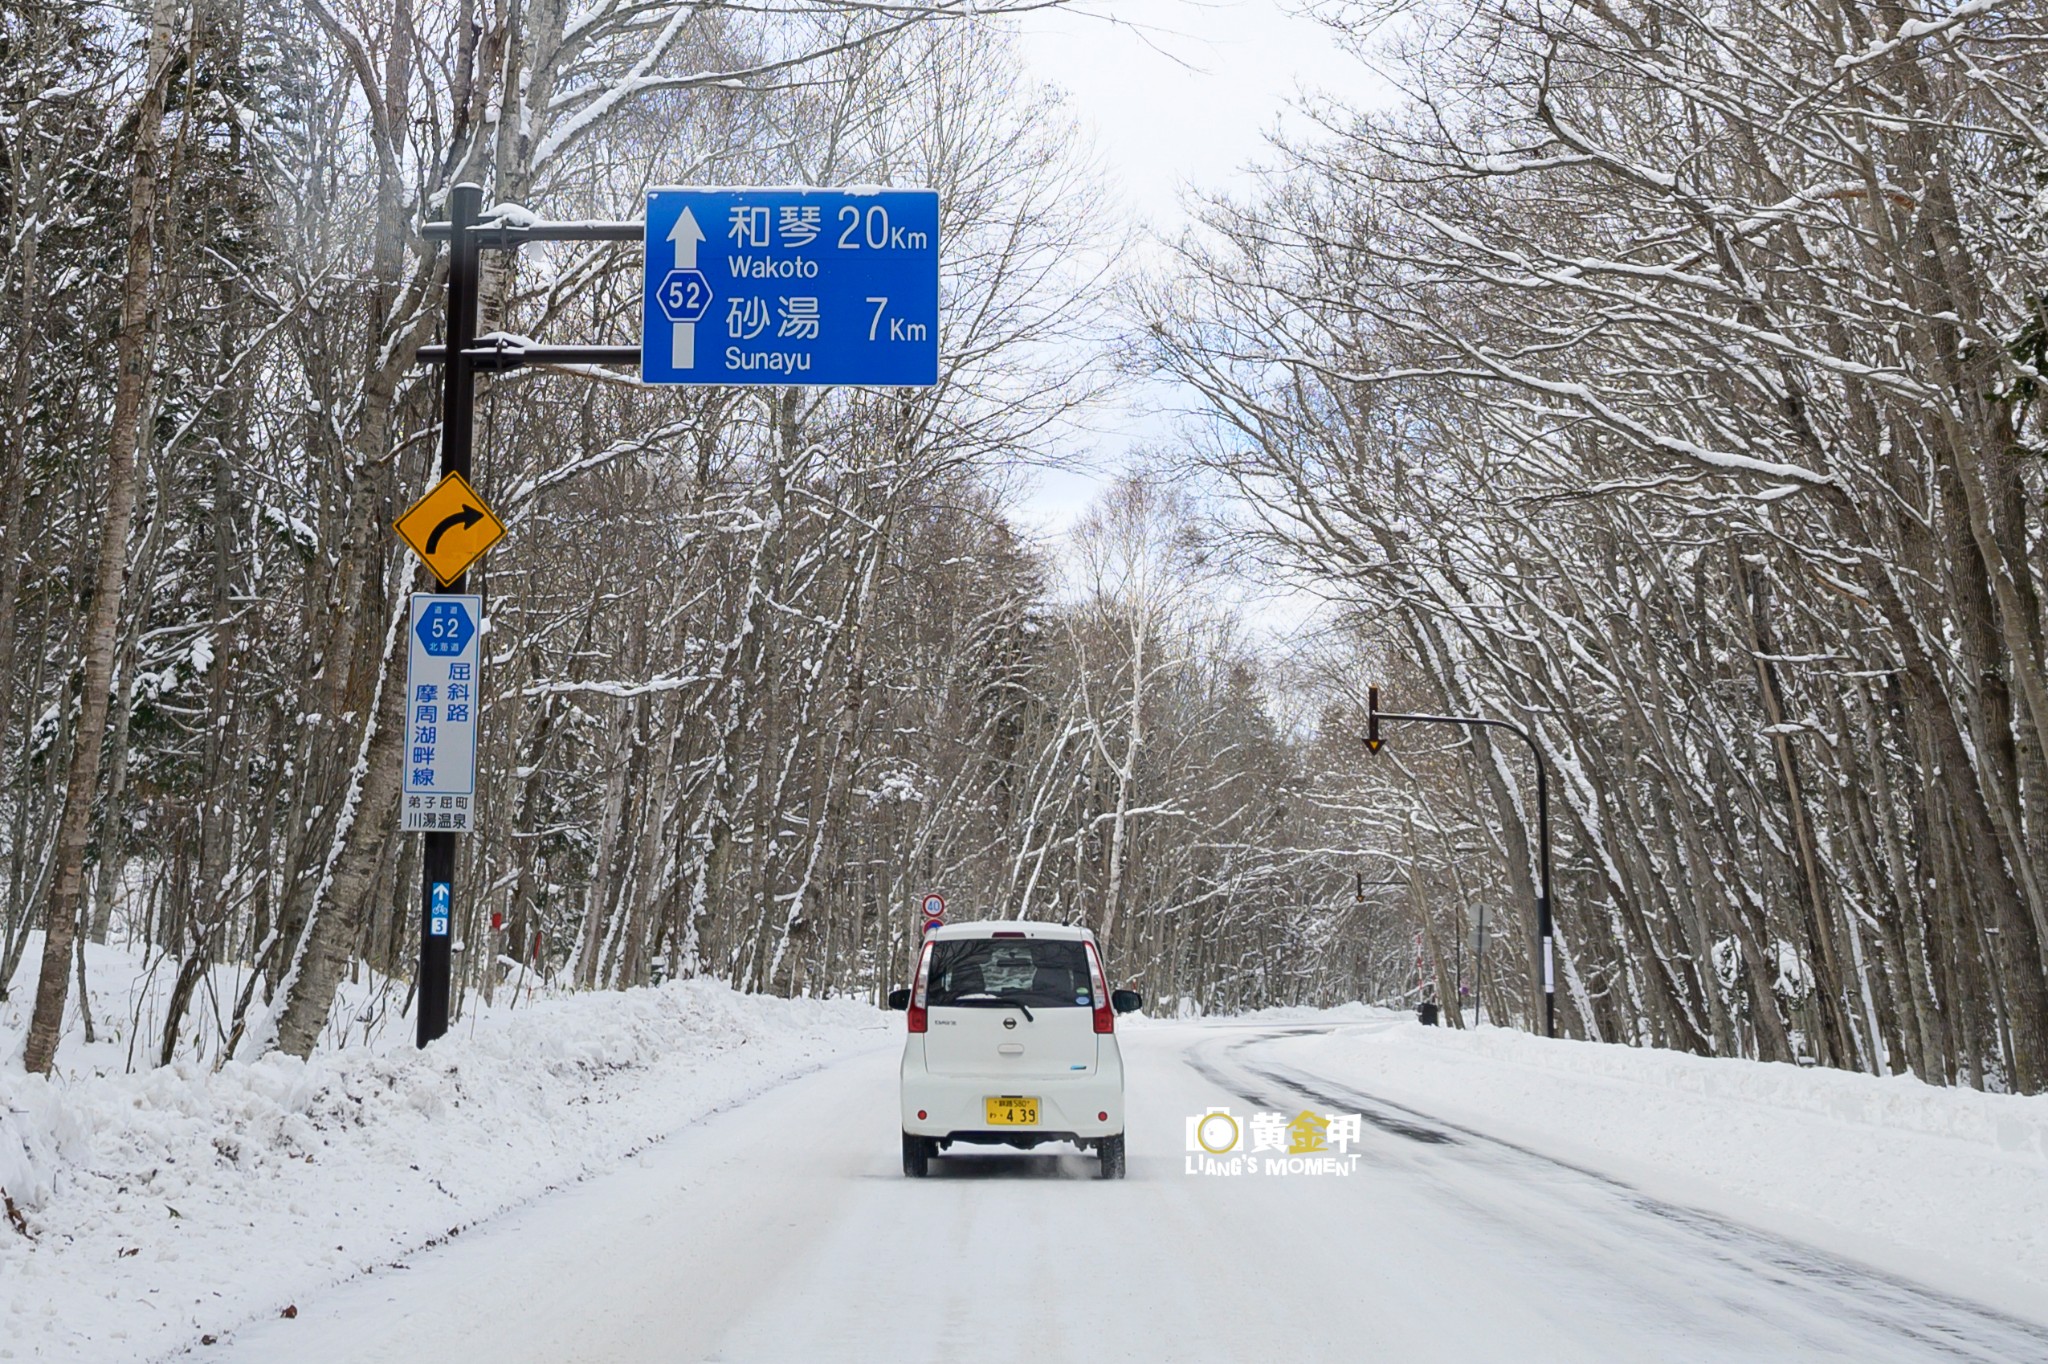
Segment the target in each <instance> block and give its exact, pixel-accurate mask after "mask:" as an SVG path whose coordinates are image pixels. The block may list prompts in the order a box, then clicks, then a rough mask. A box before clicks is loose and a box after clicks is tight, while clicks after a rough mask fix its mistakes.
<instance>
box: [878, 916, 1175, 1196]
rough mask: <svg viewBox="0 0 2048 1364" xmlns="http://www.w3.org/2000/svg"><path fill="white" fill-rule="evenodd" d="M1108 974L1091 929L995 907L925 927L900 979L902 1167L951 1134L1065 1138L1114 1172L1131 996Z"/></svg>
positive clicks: (916, 1167) (921, 1160)
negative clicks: (1120, 1025) (905, 1028)
mask: <svg viewBox="0 0 2048 1364" xmlns="http://www.w3.org/2000/svg"><path fill="white" fill-rule="evenodd" d="M1144 1002H1145V1001H1144V999H1143V998H1142V997H1141V996H1140V995H1139V994H1138V992H1137V991H1135V990H1115V991H1112V990H1110V988H1109V983H1108V977H1107V976H1106V975H1105V974H1104V972H1103V969H1102V956H1101V954H1100V952H1099V951H1097V949H1096V946H1095V935H1094V934H1093V933H1090V932H1089V931H1088V930H1087V929H1085V928H1072V927H1068V926H1067V925H1064V924H1041V923H1028V922H1024V921H1021V920H1009V921H1002V920H994V921H987V922H982V923H963V924H947V925H946V926H944V927H943V928H937V929H934V930H932V932H931V935H930V936H929V937H927V938H926V939H925V941H924V948H923V950H922V951H921V952H920V953H919V955H918V959H917V974H916V976H915V977H913V983H912V984H911V985H910V987H909V988H908V989H901V990H894V991H891V992H890V995H889V1007H890V1008H892V1009H903V1010H905V1011H906V1012H907V1014H908V1016H909V1024H910V1028H909V1035H908V1036H907V1037H906V1038H905V1039H904V1043H903V1173H904V1174H906V1175H909V1176H911V1177H913V1178H922V1177H923V1176H924V1175H925V1173H926V1172H927V1170H929V1169H930V1165H931V1160H932V1158H933V1157H934V1156H936V1155H937V1154H938V1153H939V1152H940V1151H943V1150H945V1149H946V1148H948V1147H950V1146H952V1145H953V1144H954V1143H955V1142H967V1143H970V1144H975V1145H988V1146H994V1145H1002V1146H1022V1147H1032V1146H1037V1145H1038V1144H1040V1143H1041V1142H1048V1141H1066V1142H1072V1143H1073V1144H1074V1145H1076V1146H1079V1147H1080V1148H1081V1149H1082V1150H1084V1151H1088V1150H1092V1151H1094V1152H1095V1153H1096V1154H1097V1155H1098V1156H1099V1157H1100V1158H1101V1176H1102V1178H1104V1179H1121V1178H1123V1174H1124V1059H1123V1053H1122V1052H1121V1051H1119V1050H1118V1048H1117V1042H1116V1016H1117V1015H1118V1014H1120V1013H1129V1012H1131V1011H1132V1010H1134V1009H1138V1008H1142V1007H1143V1005H1144Z"/></svg>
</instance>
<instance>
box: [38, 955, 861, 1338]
mask: <svg viewBox="0 0 2048 1364" xmlns="http://www.w3.org/2000/svg"><path fill="white" fill-rule="evenodd" d="M886 1029H887V1024H886V1016H885V1015H883V1014H881V1013H879V1012H878V1011H876V1010H874V1009H873V1008H870V1007H867V1006H865V1005H859V1004H853V1003H848V1002H820V1001H810V1000H779V999H770V998H763V997H759V996H743V995H739V994H736V993H734V992H732V991H730V990H727V989H725V988H723V987H722V986H717V985H713V984H709V983H704V982H694V981H692V982H678V983H673V984H670V985H667V986H664V987H660V988H658V989H648V990H635V991H630V992H626V993H623V994H619V993H597V994H586V995H578V996H571V997H567V998H562V999H556V1000H541V1001H538V1002H536V1003H534V1004H532V1005H530V1006H528V1007H523V1008H519V1009H517V1010H513V1011H510V1012H501V1013H498V1014H495V1015H492V1016H490V1017H487V1018H486V1019H484V1021H483V1022H482V1023H480V1024H479V1025H477V1026H476V1027H475V1030H474V1032H473V1033H471V1032H470V1031H469V1025H467V1024H466V1023H465V1024H461V1025H458V1030H457V1031H456V1032H454V1033H451V1034H450V1035H449V1037H447V1038H446V1039H444V1040H443V1041H442V1042H440V1043H437V1044H436V1045H435V1046H434V1047H433V1048H432V1049H431V1050H430V1051H428V1052H424V1053H422V1052H417V1051H414V1050H412V1049H411V1048H409V1047H405V1046H402V1045H399V1046H392V1047H388V1048H386V1049H383V1050H379V1049H375V1048H357V1049H354V1050H345V1051H340V1052H323V1053H318V1054H316V1055H315V1056H314V1057H313V1058H312V1059H311V1060H310V1061H305V1062H301V1061H298V1060H295V1059H293V1058H290V1057H286V1056H279V1055H271V1056H267V1057H264V1058H262V1059H260V1060H257V1061H254V1062H232V1063H230V1064H228V1065H227V1066H225V1067H224V1068H222V1069H220V1070H219V1071H214V1070H212V1069H211V1068H209V1067H207V1066H203V1065H199V1064H195V1063H192V1062H180V1063H178V1064H177V1065H174V1066H171V1067H168V1068H163V1069H151V1070H144V1071H140V1072H137V1073H135V1074H118V1073H117V1074H102V1075H92V1074H86V1075H82V1076H73V1077H71V1078H59V1079H58V1080H56V1081H46V1080H44V1079H43V1078H41V1077H40V1076H30V1075H27V1074H25V1073H24V1072H23V1071H22V1070H21V1069H20V1062H19V1051H20V1038H19V1035H18V1034H13V1035H10V1034H9V1032H8V1031H7V1030H5V1029H0V1055H5V1056H8V1057H10V1058H11V1059H9V1060H7V1061H5V1062H0V1186H4V1187H5V1188H6V1190H7V1191H8V1194H9V1195H10V1196H11V1197H12V1198H13V1199H14V1200H15V1202H16V1204H17V1205H18V1206H20V1207H21V1208H22V1210H23V1212H24V1213H25V1215H26V1219H27V1222H28V1226H29V1231H30V1235H29V1236H27V1237H24V1236H21V1235H19V1234H17V1233H16V1232H15V1231H13V1230H12V1229H10V1228H9V1227H7V1226H6V1225H5V1224H4V1223H0V1359H47V1360H59V1359H64V1360H71V1359H76V1360H91V1361H94V1364H101V1362H102V1361H114V1360H122V1359H147V1358H153V1357H157V1356H160V1355H162V1354H163V1353H165V1352H167V1351H170V1350H173V1349H177V1348H180V1347H182V1346H185V1345H188V1344H190V1343H193V1342H195V1341H197V1340H199V1339H200V1337H202V1336H203V1335H206V1334H210V1333H215V1332H219V1331H220V1330H222V1329H224V1328H227V1327H231V1326H233V1325H234V1324H236V1323H238V1322H241V1321H244V1320H247V1319H249V1318H250V1317H251V1316H255V1315H269V1314H271V1313H275V1312H278V1311H280V1310H282V1309H283V1308H285V1307H286V1306H288V1305H291V1304H292V1303H293V1302H294V1300H295V1299H296V1298H297V1297H298V1296H299V1295H301V1294H306V1293H310V1292H312V1291H313V1290H315V1289H318V1288H319V1287H321V1286H322V1285H325V1284H329V1283H333V1282H335V1281H337V1280H341V1279H345V1278H348V1277H351V1276H353V1275H357V1274H361V1273H364V1272H368V1271H373V1270H377V1269H380V1268H386V1267H390V1266H393V1265H395V1264H398V1263H399V1262H401V1261H402V1259H403V1257H404V1256H405V1255H406V1254H407V1253H408V1252H410V1251H412V1250H415V1249H417V1248H419V1247H421V1246H423V1245H426V1244H429V1243H431V1242H432V1241H434V1240H437V1239H439V1238H441V1237H444V1236H453V1235H456V1234H459V1233H460V1231H461V1230H462V1229H463V1228H464V1227H465V1226H467V1225H469V1224H471V1223H473V1222H476V1221H478V1220H479V1219H482V1218H485V1217H488V1216H490V1215H492V1214H494V1213H497V1212H500V1211H502V1210H504V1209H507V1208H510V1207H513V1206H515V1205H517V1204H520V1203H524V1202H526V1201H529V1200H531V1199H533V1198H534V1197H536V1196H537V1195H539V1194H541V1193H543V1192H545V1191H546V1190H548V1189H549V1188H551V1187H555V1186H558V1185H561V1184H564V1183H568V1182H571V1181H574V1180H577V1179H580V1178H583V1177H585V1176H588V1175H590V1174H593V1173H595V1172H597V1171H600V1170H603V1169H606V1168H608V1167H611V1166H614V1165H616V1164H617V1163H619V1162H620V1161H621V1160H623V1159H625V1158H627V1157H628V1156H630V1155H631V1154H632V1153H633V1152H634V1151H636V1150H637V1149H638V1148H640V1147H641V1146H643V1145H645V1144H647V1143H649V1142H652V1141H656V1140H659V1139H660V1137H661V1136H662V1135H664V1134H665V1133H668V1132H670V1131H673V1130H675V1129H676V1128H678V1127H681V1126H683V1125H684V1124H687V1123H690V1122H692V1121H694V1120H696V1119H698V1118H701V1117H703V1116H704V1115H705V1114H707V1113H710V1112H713V1111H715V1110H717V1109H719V1108H722V1107H725V1106H728V1105H730V1104H732V1103H735V1102H738V1101H740V1100H742V1099H744V1098H746V1097H748V1096H750V1095H752V1094H755V1093H758V1092H759V1091H761V1090H762V1089H764V1088H767V1087H769V1086H771V1085H773V1084H775V1083H777V1082H779V1081H780V1080H783V1079H785V1078H787V1077H789V1076H791V1075H793V1074H797V1073H801V1072H802V1071H805V1070H808V1069H811V1068H814V1067H815V1066H817V1065H819V1064H821V1063H822V1062H824V1061H825V1060H827V1059H829V1058H831V1057H834V1056H836V1055H840V1054H843V1053H845V1052H847V1051H849V1050H858V1049H863V1048H866V1047H869V1046H875V1045H882V1044H884V1043H885V1041H886V1040H887V1038H888V1037H889V1034H888V1032H887V1030H886Z"/></svg>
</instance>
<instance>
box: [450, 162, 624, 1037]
mask: <svg viewBox="0 0 2048 1364" xmlns="http://www.w3.org/2000/svg"><path fill="white" fill-rule="evenodd" d="M483 206H484V192H483V190H482V188H481V187H479V186H477V185H457V186H455V188H454V189H452V190H450V191H449V194H448V221H446V222H441V223H428V224H427V225H426V227H425V229H424V231H425V235H426V236H427V237H428V238H429V239H439V238H443V237H445V238H447V240H448V321H447V341H446V343H445V344H443V345H439V346H422V347H421V348H420V354H419V358H420V361H421V362H422V363H424V364H440V365H445V366H447V368H446V369H445V370H444V371H443V372H442V382H441V476H442V477H444V478H445V477H447V476H448V475H449V474H461V475H462V476H463V477H464V478H465V479H467V478H469V477H470V451H471V447H472V445H473V442H474V438H475V432H476V376H477V372H478V371H479V370H492V371H499V370H510V369H517V368H519V367H520V366H522V365H528V364H588V365H632V366H634V367H635V368H637V367H638V366H639V364H640V348H639V347H638V346H519V347H506V346H502V345H494V346H478V345H477V344H476V320H477V291H478V290H477V279H478V262H479V260H480V258H481V256H482V254H483V252H484V251H485V250H487V249H490V250H500V251H505V250H517V249H518V247H519V245H520V244H521V243H522V242H528V241H639V240H640V238H641V235H642V233H643V231H644V229H643V227H642V225H641V224H639V223H530V224H525V225H519V226H507V225H505V224H503V223H495V222H493V223H480V222H479V221H478V220H479V219H480V218H481V217H482V215H483ZM466 577H467V575H466V574H465V575H463V576H462V577H458V578H456V579H455V581H453V582H451V583H449V584H447V585H446V586H445V587H443V588H442V589H441V590H442V591H444V592H451V593H452V592H460V591H462V589H463V586H464V583H465V579H466ZM422 837H424V838H425V839H426V842H425V844H423V845H422V847H421V849H420V854H421V855H420V882H421V884H420V974H419V986H418V992H419V1031H418V1040H419V1045H420V1046H422V1047H424V1046H426V1045H427V1043H429V1042H432V1041H433V1040H434V1039H436V1038H438V1037H440V1036H442V1035H443V1034H445V1033H446V1032H447V1031H448V998H449V993H450V991H449V977H450V974H451V967H452V965H453V960H454V941H455V932H454V929H455V837H456V836H455V834H454V833H452V832H450V831H448V830H443V829H433V830H428V831H427V832H426V833H424V834H423V835H422ZM437 899H438V900H439V901H440V902H441V909H442V923H443V925H444V929H443V931H442V932H440V933H436V932H435V931H434V919H435V913H434V911H435V902H436V900H437Z"/></svg>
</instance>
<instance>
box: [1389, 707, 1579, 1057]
mask: <svg viewBox="0 0 2048 1364" xmlns="http://www.w3.org/2000/svg"><path fill="white" fill-rule="evenodd" d="M1382 720H1418V721H1422V722H1423V723H1426V724H1436V725H1477V726H1480V727H1482V728H1486V729H1504V730H1506V731H1508V732H1509V733H1510V734H1515V735H1519V736H1520V737H1521V740H1522V742H1523V743H1525V744H1527V745H1529V754H1530V756H1531V757H1533V758H1535V760H1536V867H1537V883H1536V937H1537V941H1538V943H1539V945H1540V947H1541V950H1542V954H1543V1035H1544V1036H1545V1037H1555V1036H1557V973H1556V968H1555V967H1554V966H1553V964H1552V952H1551V922H1550V774H1549V770H1548V768H1547V767H1546V765H1545V764H1544V761H1543V750H1542V749H1541V748H1539V747H1538V746H1537V744H1536V736H1535V735H1533V734H1531V733H1530V732H1529V731H1528V730H1527V729H1526V728H1524V727H1523V726H1521V725H1518V724H1516V723H1515V722H1514V721H1512V720H1495V719H1492V718H1490V717H1487V716H1484V715H1401V714H1396V713H1395V712H1393V711H1383V710H1381V709H1380V689H1379V688H1378V687H1368V688H1367V689H1366V731H1365V747H1366V751H1367V752H1368V753H1377V752H1379V751H1380V746H1381V745H1382V744H1383V743H1384V742H1385V740H1383V739H1381V738H1380V721H1382Z"/></svg>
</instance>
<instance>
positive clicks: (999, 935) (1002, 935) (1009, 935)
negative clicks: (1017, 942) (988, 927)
mask: <svg viewBox="0 0 2048 1364" xmlns="http://www.w3.org/2000/svg"><path fill="white" fill-rule="evenodd" d="M989 936H990V937H991V938H1021V937H1023V936H1024V935H1023V934H1022V933H991V934H989Z"/></svg>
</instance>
